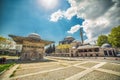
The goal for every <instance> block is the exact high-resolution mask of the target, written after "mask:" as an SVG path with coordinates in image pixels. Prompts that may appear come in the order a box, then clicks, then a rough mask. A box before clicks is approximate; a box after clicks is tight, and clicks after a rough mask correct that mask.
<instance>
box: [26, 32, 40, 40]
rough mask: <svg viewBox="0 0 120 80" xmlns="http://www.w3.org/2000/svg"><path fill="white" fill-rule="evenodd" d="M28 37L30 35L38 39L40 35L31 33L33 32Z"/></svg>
mask: <svg viewBox="0 0 120 80" xmlns="http://www.w3.org/2000/svg"><path fill="white" fill-rule="evenodd" d="M28 37H30V38H36V39H40V35H39V34H37V33H31V34H29V35H28Z"/></svg>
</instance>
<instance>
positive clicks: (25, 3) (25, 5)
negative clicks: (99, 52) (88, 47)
mask: <svg viewBox="0 0 120 80" xmlns="http://www.w3.org/2000/svg"><path fill="white" fill-rule="evenodd" d="M119 12H120V0H0V35H1V36H5V37H8V34H14V35H17V36H28V35H29V34H30V33H37V34H39V35H40V36H41V38H42V39H45V40H50V41H55V42H56V43H58V42H59V41H61V40H63V39H64V38H65V37H66V36H73V37H74V38H75V39H76V40H79V41H81V38H80V35H79V29H80V28H83V35H84V40H85V42H89V43H92V42H94V41H96V40H97V37H98V36H99V35H101V34H106V35H107V34H109V32H110V31H111V29H112V28H113V27H115V26H118V25H120V14H119Z"/></svg>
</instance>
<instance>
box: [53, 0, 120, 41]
mask: <svg viewBox="0 0 120 80" xmlns="http://www.w3.org/2000/svg"><path fill="white" fill-rule="evenodd" d="M68 2H69V3H70V5H71V7H70V8H68V9H67V10H66V11H61V12H62V13H61V15H56V16H58V17H57V19H56V21H57V20H59V19H61V18H62V17H64V18H66V19H68V20H70V19H71V18H72V17H73V16H75V15H76V16H77V17H78V18H83V19H85V21H84V22H83V23H82V26H83V30H84V31H85V33H86V36H87V37H88V40H87V41H90V42H92V41H94V40H96V39H97V37H98V35H101V34H108V33H109V32H110V30H111V29H112V28H113V27H115V26H118V25H120V24H119V23H120V14H119V12H120V0H68ZM53 14H54V13H53ZM53 14H52V15H53ZM61 16H62V17H61ZM73 28H74V27H71V29H70V31H68V32H69V33H72V34H73V33H74V32H76V29H75V31H74V29H73ZM72 29H73V30H72Z"/></svg>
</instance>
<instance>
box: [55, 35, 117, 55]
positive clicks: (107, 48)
mask: <svg viewBox="0 0 120 80" xmlns="http://www.w3.org/2000/svg"><path fill="white" fill-rule="evenodd" d="M54 55H55V56H71V57H114V56H116V55H117V51H116V49H115V48H112V46H111V45H110V44H108V43H105V44H103V45H102V46H95V45H90V44H88V43H86V44H85V43H83V41H82V42H80V41H77V40H75V38H73V37H72V36H67V37H65V38H64V40H62V41H59V45H58V46H57V47H56V54H54Z"/></svg>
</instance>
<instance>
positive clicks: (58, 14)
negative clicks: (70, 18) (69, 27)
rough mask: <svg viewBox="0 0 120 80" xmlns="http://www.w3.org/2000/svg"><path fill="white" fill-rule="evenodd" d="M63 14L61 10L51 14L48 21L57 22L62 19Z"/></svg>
mask: <svg viewBox="0 0 120 80" xmlns="http://www.w3.org/2000/svg"><path fill="white" fill-rule="evenodd" d="M63 14H64V12H63V11H61V10H58V11H57V12H55V13H53V14H52V15H51V16H50V21H53V22H57V21H58V20H59V19H61V18H62V17H63Z"/></svg>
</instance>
